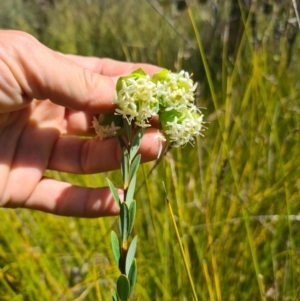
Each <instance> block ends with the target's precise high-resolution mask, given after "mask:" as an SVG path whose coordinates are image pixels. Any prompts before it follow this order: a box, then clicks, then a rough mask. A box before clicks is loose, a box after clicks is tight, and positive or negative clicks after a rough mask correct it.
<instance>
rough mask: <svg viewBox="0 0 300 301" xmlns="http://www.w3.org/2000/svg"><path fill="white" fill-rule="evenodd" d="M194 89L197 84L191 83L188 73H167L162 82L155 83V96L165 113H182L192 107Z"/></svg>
mask: <svg viewBox="0 0 300 301" xmlns="http://www.w3.org/2000/svg"><path fill="white" fill-rule="evenodd" d="M196 88H197V83H196V84H194V83H193V80H192V79H191V78H190V76H189V74H188V72H185V71H181V72H179V73H172V72H169V73H167V74H166V77H165V79H164V80H163V81H158V82H157V96H158V97H159V98H160V102H161V104H162V105H163V106H164V107H165V110H166V111H170V110H176V111H178V112H183V111H185V110H186V108H188V107H191V106H193V105H194V101H195V97H194V94H195V90H196Z"/></svg>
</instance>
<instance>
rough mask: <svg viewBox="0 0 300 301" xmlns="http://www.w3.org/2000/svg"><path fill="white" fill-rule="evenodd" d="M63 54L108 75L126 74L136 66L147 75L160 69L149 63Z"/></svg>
mask: <svg viewBox="0 0 300 301" xmlns="http://www.w3.org/2000/svg"><path fill="white" fill-rule="evenodd" d="M63 55H64V56H65V57H67V58H68V59H70V60H71V61H72V62H74V63H76V64H78V65H79V66H81V67H83V68H86V69H89V70H91V71H92V72H97V73H100V74H102V75H105V76H110V77H120V76H122V75H128V74H129V73H131V72H132V71H134V70H136V69H138V68H142V69H143V70H144V71H145V72H146V73H147V74H149V75H152V74H154V73H156V72H158V71H159V70H161V68H160V67H158V66H154V65H150V64H141V63H128V62H119V61H115V60H112V59H108V58H103V59H100V58H96V57H84V56H79V55H71V54H63Z"/></svg>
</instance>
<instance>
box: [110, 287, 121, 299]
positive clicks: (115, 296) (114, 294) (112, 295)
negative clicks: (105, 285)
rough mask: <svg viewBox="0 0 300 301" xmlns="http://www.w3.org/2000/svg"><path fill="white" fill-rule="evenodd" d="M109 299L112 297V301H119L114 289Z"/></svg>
mask: <svg viewBox="0 0 300 301" xmlns="http://www.w3.org/2000/svg"><path fill="white" fill-rule="evenodd" d="M111 297H112V301H119V298H118V296H117V293H116V291H115V290H114V289H112V290H111Z"/></svg>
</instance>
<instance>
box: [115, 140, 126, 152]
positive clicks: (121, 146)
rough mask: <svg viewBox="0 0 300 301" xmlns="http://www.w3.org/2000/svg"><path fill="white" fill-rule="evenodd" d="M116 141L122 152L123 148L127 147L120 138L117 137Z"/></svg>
mask: <svg viewBox="0 0 300 301" xmlns="http://www.w3.org/2000/svg"><path fill="white" fill-rule="evenodd" d="M117 139H118V142H119V146H120V148H121V150H122V151H123V149H124V148H125V149H127V145H126V143H125V141H124V140H123V139H122V138H121V137H120V136H117Z"/></svg>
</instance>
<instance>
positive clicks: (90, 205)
mask: <svg viewBox="0 0 300 301" xmlns="http://www.w3.org/2000/svg"><path fill="white" fill-rule="evenodd" d="M118 192H119V195H120V198H121V199H123V192H122V191H121V190H119V191H118ZM23 207H24V208H28V209H36V210H41V211H44V212H48V213H52V214H56V215H63V216H74V217H103V216H112V215H117V214H118V213H119V208H118V205H117V204H116V203H115V201H114V199H113V197H112V195H111V193H110V191H109V188H107V187H104V188H83V187H78V186H72V185H71V184H68V183H64V182H59V181H56V180H53V179H47V178H44V179H42V180H41V181H40V182H39V184H38V185H37V186H36V188H35V190H34V191H33V193H32V194H31V196H30V197H29V198H28V200H27V201H26V203H24V205H23Z"/></svg>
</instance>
